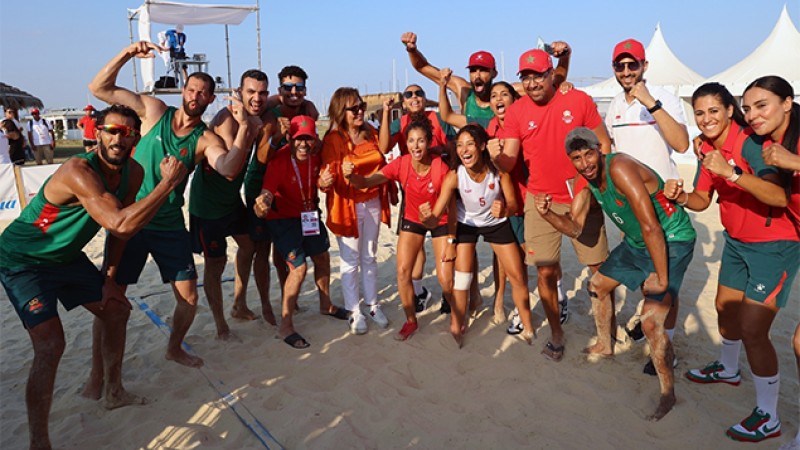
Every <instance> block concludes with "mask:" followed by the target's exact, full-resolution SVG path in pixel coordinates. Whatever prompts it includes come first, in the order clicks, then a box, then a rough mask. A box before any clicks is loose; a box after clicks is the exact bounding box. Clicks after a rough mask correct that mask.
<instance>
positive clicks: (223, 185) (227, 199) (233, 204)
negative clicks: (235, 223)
mask: <svg viewBox="0 0 800 450" xmlns="http://www.w3.org/2000/svg"><path fill="white" fill-rule="evenodd" d="M244 176H245V168H244V167H243V168H242V170H241V171H239V174H238V175H236V178H234V179H233V180H230V181H229V180H228V179H227V178H225V177H223V176H222V175H220V174H219V172H217V171H216V170H214V168H213V167H211V166H210V165H209V164H208V160H206V159H204V160H203V162H202V163H200V168H199V169H198V170H196V171H195V172H194V177H192V186H191V187H190V188H189V213H191V214H192V215H194V216H197V217H200V218H203V219H219V218H221V217H225V216H227V215H228V214H231V213H233V212H234V211H236V210H237V209H239V208H242V196H241V195H240V194H239V190H240V189H241V188H242V183H243V182H244Z"/></svg>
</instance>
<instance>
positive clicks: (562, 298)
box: [556, 280, 567, 302]
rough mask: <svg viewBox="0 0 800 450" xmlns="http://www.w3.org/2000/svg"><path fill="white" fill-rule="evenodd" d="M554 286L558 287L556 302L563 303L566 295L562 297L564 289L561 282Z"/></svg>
mask: <svg viewBox="0 0 800 450" xmlns="http://www.w3.org/2000/svg"><path fill="white" fill-rule="evenodd" d="M556 285H557V286H558V301H559V302H563V301H564V299H566V298H567V296H566V295H564V288H563V287H561V280H558V282H557V283H556Z"/></svg>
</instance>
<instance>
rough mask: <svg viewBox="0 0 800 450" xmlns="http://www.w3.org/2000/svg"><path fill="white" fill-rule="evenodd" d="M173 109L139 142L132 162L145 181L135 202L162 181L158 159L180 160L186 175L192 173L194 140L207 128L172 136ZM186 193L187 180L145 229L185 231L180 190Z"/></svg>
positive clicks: (181, 192)
mask: <svg viewBox="0 0 800 450" xmlns="http://www.w3.org/2000/svg"><path fill="white" fill-rule="evenodd" d="M175 111H176V108H175V107H172V106H170V107H169V108H167V110H166V111H165V112H164V115H163V116H161V119H159V120H158V123H156V124H155V126H153V128H152V129H151V130H150V131H149V132H148V133H147V134H146V135H144V136H142V139H141V140H140V141H139V144H138V145H137V146H136V151H135V152H134V154H133V159H135V160H136V162H138V163H139V164H141V165H142V167H143V168H144V180H142V187H141V188H140V189H139V193H138V194H136V201H139V200H141V199H143V198H145V197H147V195H148V194H150V193H151V192H153V189H155V187H156V185H157V184H158V182H159V181H161V167H160V166H161V160H162V159H164V157H165V156H167V155H170V156H174V157H175V158H177V159H178V160H180V161H181V162H182V163H183V165H184V166H186V168H187V169H189V173H191V172H192V171H193V170H194V166H195V164H194V159H195V150H196V149H197V141H198V140H199V139H200V136H202V135H203V132H204V131H205V129H206V126H205V124H204V123H202V122H201V123H200V124H198V125H197V126H195V127H194V129H193V130H192V131H191V133H189V134H187V135H186V136H183V137H178V136H175V133H174V132H173V131H172V118H173V117H174V116H175ZM184 190H186V180H185V179H184V180H183V181H181V183H180V184H179V185H178V186H177V187H176V188H175V190H173V191H172V192H170V194H169V197H168V198H167V201H166V202H164V204H163V205H161V208H159V210H158V212H157V213H156V215H155V217H153V220H151V221H150V223H149V224H147V225H146V226H145V228H146V229H148V230H182V229H185V228H186V225H185V224H184V221H183V212H182V211H181V208H182V207H183V191H184Z"/></svg>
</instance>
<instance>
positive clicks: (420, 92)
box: [403, 89, 425, 98]
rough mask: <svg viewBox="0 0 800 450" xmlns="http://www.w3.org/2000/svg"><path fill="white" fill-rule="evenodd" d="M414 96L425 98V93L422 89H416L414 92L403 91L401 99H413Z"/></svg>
mask: <svg viewBox="0 0 800 450" xmlns="http://www.w3.org/2000/svg"><path fill="white" fill-rule="evenodd" d="M415 95H416V96H417V97H419V98H425V91H423V90H422V89H417V90H416V91H405V92H403V97H405V98H411V97H413V96H415Z"/></svg>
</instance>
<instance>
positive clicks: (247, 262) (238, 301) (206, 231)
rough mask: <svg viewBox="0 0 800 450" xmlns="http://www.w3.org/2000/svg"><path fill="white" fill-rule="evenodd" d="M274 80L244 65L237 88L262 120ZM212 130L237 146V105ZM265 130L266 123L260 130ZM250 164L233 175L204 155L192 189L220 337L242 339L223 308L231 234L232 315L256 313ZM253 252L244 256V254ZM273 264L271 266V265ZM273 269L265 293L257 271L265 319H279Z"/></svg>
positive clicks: (250, 143) (253, 139) (195, 234)
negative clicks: (272, 293) (251, 304)
mask: <svg viewBox="0 0 800 450" xmlns="http://www.w3.org/2000/svg"><path fill="white" fill-rule="evenodd" d="M268 88H269V81H268V79H267V74H265V73H264V72H262V71H260V70H255V69H251V70H247V71H245V72H244V73H243V74H242V76H241V78H240V83H239V89H237V93H238V95H239V96H240V98H241V100H242V105H243V106H244V110H245V112H246V113H247V115H248V116H251V117H254V118H257V119H258V120H259V121H261V122H263V121H264V119H265V118H266V113H267V108H266V107H267V98H268V95H269V90H268ZM209 128H210V129H211V131H213V132H214V133H216V134H217V135H218V136H219V137H220V138H222V140H223V141H224V142H225V145H226V146H227V147H228V148H231V147H233V145H234V141H235V140H236V135H237V134H238V132H239V122H238V121H237V120H236V118H235V117H234V114H233V109H232V108H224V109H222V110H220V111H219V112H218V113H217V115H216V116H214V119H212V120H211V123H210V124H209ZM259 133H263V129H262V130H261V131H260V132H259ZM257 141H258V134H251V135H250V136H249V137H248V139H247V142H246V143H245V144H246V148H247V149H248V157H250V159H251V161H252V160H254V159H255V158H254V157H252V153H253V152H252V149H253V148H254V147H255V145H254V144H256V143H257ZM246 172H247V166H246V165H245V166H242V168H241V170H240V171H239V174H238V175H237V176H236V177H235V178H234V179H233V180H228V179H227V178H225V177H223V176H222V175H220V174H219V172H217V171H216V170H214V169H213V168H212V167H211V166H209V165H208V162H207V161H205V162H203V163H202V164H201V169H200V170H198V171H197V172H195V174H194V177H193V178H192V186H191V191H190V195H189V214H190V218H189V220H190V230H191V234H192V241H193V242H192V244H193V246H194V248H193V250H194V251H195V253H202V255H203V260H204V270H203V290H204V291H205V294H206V298H207V299H208V305H209V308H210V309H211V313H212V314H213V315H214V323H215V324H216V328H217V337H218V338H220V339H224V340H227V339H230V338H233V339H237V338H236V336H235V335H234V334H233V333H232V332H231V331H230V327H229V326H228V323H227V321H226V320H225V313H224V310H223V298H222V272H223V271H224V270H225V264H226V263H227V244H226V237H227V236H232V237H233V240H234V241H236V244H237V247H238V248H237V251H236V255H237V256H236V259H235V262H234V266H235V271H234V277H235V280H234V293H233V296H234V302H233V307H232V309H231V316H232V317H234V318H237V319H242V320H254V319H255V318H256V315H255V314H254V313H253V312H252V311H251V310H250V309H249V308H248V307H247V298H246V296H247V283H248V281H249V278H250V269H251V266H252V254H253V252H254V251H255V250H254V244H253V240H252V239H250V236H249V234H248V229H249V216H250V214H249V213H248V210H247V209H246V208H245V205H244V203H243V202H242V196H241V194H240V190H241V188H242V184H243V183H244V182H245V180H246ZM243 254H244V255H250V257H249V258H248V257H244V258H242V257H240V256H241V255H243ZM267 267H268V266H267ZM268 277H269V272H267V279H266V280H265V281H266V284H267V287H266V294H265V295H264V292H262V289H261V287H260V285H262V284H263V283H264V281H262V280H260V279H259V277H258V276H257V277H256V284H257V285H259V293H260V294H262V297H261V305H262V313H263V315H264V319H265V320H266V321H267V322H269V323H270V324H272V325H275V316H274V314H273V313H272V306H271V305H270V302H269V278H268Z"/></svg>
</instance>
